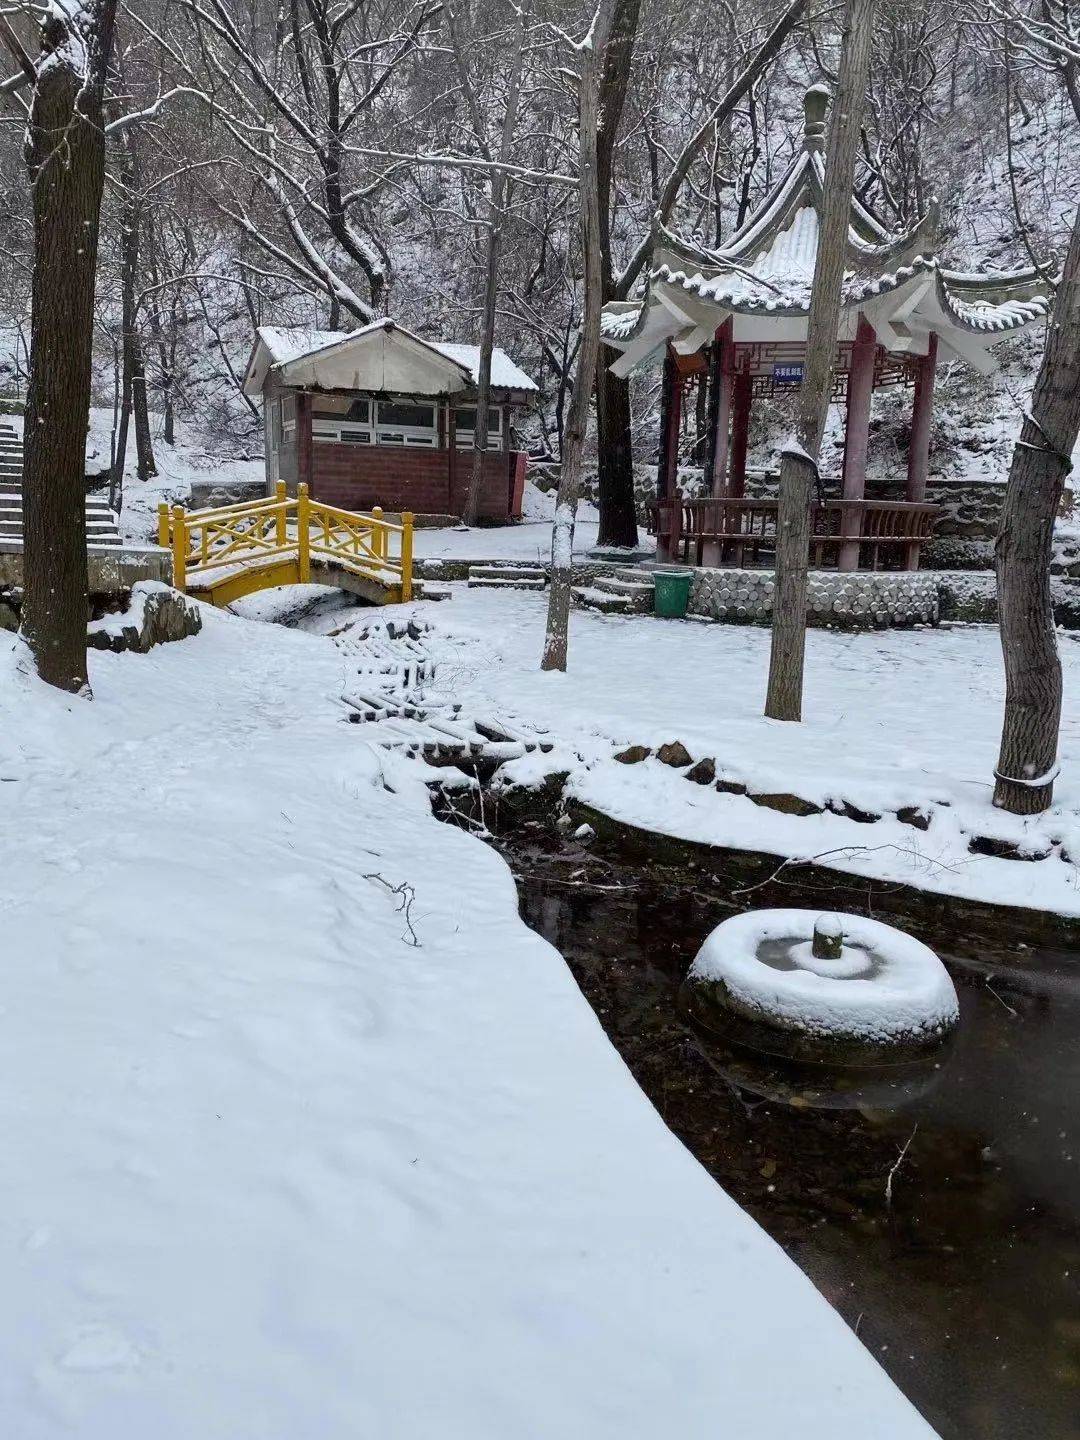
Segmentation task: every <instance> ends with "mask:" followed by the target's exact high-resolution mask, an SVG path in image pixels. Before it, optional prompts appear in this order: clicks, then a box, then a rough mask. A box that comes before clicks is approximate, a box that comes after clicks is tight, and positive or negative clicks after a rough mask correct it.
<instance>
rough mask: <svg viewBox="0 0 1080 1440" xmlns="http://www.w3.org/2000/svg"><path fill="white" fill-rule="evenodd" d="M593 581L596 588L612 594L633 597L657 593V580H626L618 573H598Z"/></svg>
mask: <svg viewBox="0 0 1080 1440" xmlns="http://www.w3.org/2000/svg"><path fill="white" fill-rule="evenodd" d="M592 583H593V589H594V590H607V591H608V592H609V593H610V594H612V595H628V596H629V597H630V598H631V599H633V598H635V597H636V596H640V595H649V596H651V595H655V593H656V581H655V580H624V579H623V578H622V577H621V576H616V575H598V576H597V577H596V579H595V580H594V581H593V582H592Z"/></svg>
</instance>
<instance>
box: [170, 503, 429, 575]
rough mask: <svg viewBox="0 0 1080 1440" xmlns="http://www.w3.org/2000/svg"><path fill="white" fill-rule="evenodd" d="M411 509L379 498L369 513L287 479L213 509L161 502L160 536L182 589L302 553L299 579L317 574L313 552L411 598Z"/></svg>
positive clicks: (298, 559)
mask: <svg viewBox="0 0 1080 1440" xmlns="http://www.w3.org/2000/svg"><path fill="white" fill-rule="evenodd" d="M412 521H413V517H412V516H411V515H409V514H404V515H402V517H401V523H400V524H396V523H394V522H393V521H390V520H387V519H385V518H384V516H383V512H382V510H381V508H380V507H379V506H377V505H376V506H375V507H374V508H373V510H372V511H371V513H370V514H364V513H362V512H360V511H353V510H341V509H339V508H338V507H337V506H334V505H324V504H323V503H322V502H321V501H318V500H313V499H312V498H311V496H310V495H309V494H308V487H307V485H306V484H300V485H298V486H297V493H296V495H295V496H290V495H289V494H288V493H287V491H286V488H285V482H284V481H283V480H279V481H278V482H277V487H276V492H275V494H274V495H272V496H269V497H267V498H266V499H264V500H252V501H246V502H242V503H240V504H236V505H222V506H218V507H216V508H215V509H212V510H185V509H184V507H183V506H182V505H174V506H173V507H172V509H171V510H170V508H169V507H168V505H165V504H162V505H160V506H159V507H158V544H159V545H162V546H163V547H164V548H166V549H169V550H171V551H172V556H173V584H174V585H175V586H176V587H177V589H179V590H184V589H186V588H187V586H188V583H189V582H191V581H193V580H196V579H198V578H199V577H200V576H205V575H207V574H209V573H210V572H211V571H214V570H220V569H222V568H223V567H226V566H234V565H235V566H244V565H253V566H254V565H262V564H266V563H273V562H274V561H275V560H291V559H294V558H295V560H296V566H297V572H298V578H299V580H300V583H301V584H307V583H308V582H309V581H310V579H311V560H312V556H315V557H317V558H318V559H320V560H325V561H328V562H330V563H332V564H337V565H340V566H342V568H343V569H346V570H350V571H352V572H353V573H354V574H358V575H366V576H369V577H370V578H371V579H373V580H378V581H380V582H382V583H383V584H387V585H393V584H396V585H399V586H400V587H401V597H402V599H403V600H410V599H411V598H412V541H413V527H412Z"/></svg>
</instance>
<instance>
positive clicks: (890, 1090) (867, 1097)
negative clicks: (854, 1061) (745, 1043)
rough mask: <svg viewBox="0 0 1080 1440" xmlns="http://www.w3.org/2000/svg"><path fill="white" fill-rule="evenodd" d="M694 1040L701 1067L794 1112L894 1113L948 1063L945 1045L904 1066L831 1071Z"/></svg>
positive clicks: (701, 1036) (710, 1036) (714, 1040)
mask: <svg viewBox="0 0 1080 1440" xmlns="http://www.w3.org/2000/svg"><path fill="white" fill-rule="evenodd" d="M694 1041H695V1044H696V1045H697V1048H698V1050H699V1051H700V1052H701V1055H702V1057H703V1058H704V1060H705V1061H706V1063H707V1064H708V1065H710V1066H711V1067H712V1068H713V1069H714V1070H715V1071H716V1072H717V1074H718V1075H720V1076H722V1077H723V1078H724V1079H725V1080H726V1081H728V1082H729V1083H730V1084H732V1085H737V1086H738V1087H739V1088H740V1090H746V1091H748V1092H749V1093H750V1094H751V1095H758V1096H761V1097H762V1099H765V1100H775V1101H776V1102H777V1103H778V1104H781V1105H790V1106H792V1107H793V1108H795V1109H800V1110H862V1111H879V1110H899V1109H902V1108H903V1107H904V1106H905V1105H911V1104H912V1103H913V1102H914V1101H916V1100H919V1099H922V1098H924V1097H925V1096H927V1095H928V1094H929V1093H930V1091H931V1090H933V1089H934V1087H935V1086H936V1085H938V1084H939V1083H940V1081H941V1078H942V1075H943V1074H944V1071H945V1067H946V1066H947V1065H948V1063H949V1050H948V1047H947V1046H942V1047H941V1049H940V1051H939V1052H938V1053H937V1054H936V1055H935V1056H934V1057H933V1058H932V1059H922V1060H918V1061H915V1062H909V1063H908V1064H905V1065H878V1066H874V1067H872V1068H871V1067H865V1068H861V1069H857V1068H853V1067H851V1068H847V1069H844V1070H833V1069H830V1068H828V1067H826V1066H823V1065H796V1064H792V1063H789V1062H784V1061H781V1060H778V1059H776V1058H774V1057H773V1056H769V1055H762V1054H758V1053H756V1052H754V1051H753V1050H751V1049H748V1048H746V1047H739V1046H737V1045H735V1044H732V1043H730V1042H728V1041H725V1040H723V1039H722V1038H721V1037H720V1036H718V1035H716V1034H714V1033H710V1032H706V1031H705V1030H702V1029H701V1028H700V1027H695V1029H694Z"/></svg>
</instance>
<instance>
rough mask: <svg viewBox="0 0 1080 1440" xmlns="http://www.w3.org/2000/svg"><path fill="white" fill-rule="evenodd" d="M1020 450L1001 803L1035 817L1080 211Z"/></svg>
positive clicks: (1078, 371) (1051, 769)
mask: <svg viewBox="0 0 1080 1440" xmlns="http://www.w3.org/2000/svg"><path fill="white" fill-rule="evenodd" d="M1048 332H1049V333H1048V334H1047V339H1046V349H1045V351H1044V353H1043V359H1042V365H1041V367H1040V369H1039V375H1038V378H1037V380H1036V381H1035V391H1034V394H1033V395H1032V400H1031V409H1030V411H1029V412H1028V413H1027V414H1026V415H1025V416H1024V424H1023V428H1022V429H1021V432H1020V438H1019V440H1018V441H1017V442H1016V448H1015V450H1014V451H1013V459H1012V465H1011V467H1010V469H1009V483H1008V485H1007V487H1006V490H1005V504H1004V506H1003V507H1002V511H1001V521H1000V528H999V530H998V538H997V546H996V550H995V561H996V568H997V586H998V605H999V607H1000V614H1001V649H1002V654H1003V656H1004V660H1005V720H1004V724H1003V726H1002V731H1001V752H1000V754H999V756H998V763H997V770H996V771H995V779H996V785H995V788H994V804H995V805H997V806H999V807H1000V808H1001V809H1002V810H1009V811H1011V812H1012V813H1013V814H1014V815H1037V814H1039V813H1040V812H1041V811H1043V810H1046V809H1048V808H1049V806H1050V804H1051V802H1052V800H1053V797H1054V779H1055V777H1056V774H1057V771H1056V763H1057V748H1058V732H1059V729H1060V726H1061V660H1060V658H1059V657H1058V648H1057V638H1056V635H1055V632H1054V610H1053V605H1052V604H1051V600H1050V554H1051V547H1052V542H1053V534H1054V519H1055V517H1056V515H1057V512H1058V507H1059V505H1060V504H1061V492H1062V488H1063V486H1064V483H1065V477H1066V475H1067V474H1068V473H1069V471H1070V469H1071V468H1072V452H1073V450H1074V448H1075V446H1076V440H1077V435H1078V434H1080V211H1077V215H1076V219H1075V221H1074V224H1073V231H1072V239H1071V241H1070V244H1069V250H1068V254H1067V256H1066V259H1065V265H1064V268H1063V270H1062V273H1061V279H1060V280H1059V282H1058V286H1057V294H1056V298H1055V302H1054V312H1053V323H1052V324H1051V325H1050V326H1049V327H1048Z"/></svg>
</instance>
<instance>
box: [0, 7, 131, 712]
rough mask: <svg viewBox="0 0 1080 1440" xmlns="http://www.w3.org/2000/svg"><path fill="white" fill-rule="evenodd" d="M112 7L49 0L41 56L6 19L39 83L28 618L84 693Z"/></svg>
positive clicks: (63, 683) (31, 162)
mask: <svg viewBox="0 0 1080 1440" xmlns="http://www.w3.org/2000/svg"><path fill="white" fill-rule="evenodd" d="M115 18H116V0H84V3H83V4H82V5H81V6H74V5H73V6H70V7H69V8H67V9H62V8H60V7H53V8H52V9H50V10H49V11H48V12H47V13H46V17H45V20H44V22H43V24H42V27H41V56H40V59H39V60H38V62H37V63H36V64H34V63H33V62H31V61H30V60H29V57H28V56H27V54H26V52H25V51H24V50H23V49H22V46H21V45H19V44H18V42H17V41H16V40H15V37H14V34H13V32H12V31H11V30H10V28H9V27H7V26H6V25H5V27H4V31H3V37H4V40H5V42H6V43H7V47H8V49H9V50H11V51H12V53H13V54H14V56H15V58H16V59H17V61H18V62H19V64H20V67H21V70H22V73H23V75H24V77H25V79H26V80H27V82H28V83H30V84H32V86H33V97H32V100H31V104H30V116H29V124H28V130H27V140H26V163H27V169H28V171H29V175H30V184H31V190H32V205H33V214H34V273H33V295H32V312H31V322H30V384H29V389H28V394H27V405H26V436H25V460H24V471H23V569H24V573H23V588H24V596H23V615H22V628H23V633H24V635H25V636H26V639H27V641H28V642H29V645H30V649H31V651H32V653H33V656H34V662H35V665H36V667H37V671H38V674H39V675H40V676H41V678H42V679H43V680H46V681H47V682H48V683H49V684H50V685H55V686H57V687H58V688H60V689H62V690H71V691H74V692H86V693H87V694H88V693H89V687H88V683H87V669H86V621H87V588H88V582H87V563H86V489H85V469H86V430H87V421H88V417H89V413H90V366H91V351H92V340H93V325H94V285H95V279H96V269H97V242H98V221H99V216H100V212H101V192H102V188H103V185H104V176H105V130H104V123H103V116H102V97H103V94H104V90H105V80H106V75H107V72H108V66H109V58H110V55H111V53H112V45H113V30H114V25H115Z"/></svg>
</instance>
